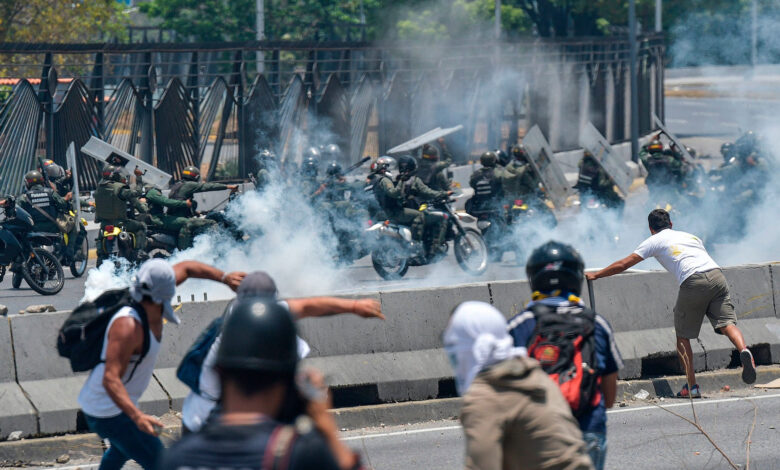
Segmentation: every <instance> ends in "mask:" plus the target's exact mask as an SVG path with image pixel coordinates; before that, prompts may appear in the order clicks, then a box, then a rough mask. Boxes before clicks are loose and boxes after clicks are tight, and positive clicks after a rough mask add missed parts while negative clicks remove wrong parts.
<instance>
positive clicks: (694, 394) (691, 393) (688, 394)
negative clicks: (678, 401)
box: [677, 384, 701, 398]
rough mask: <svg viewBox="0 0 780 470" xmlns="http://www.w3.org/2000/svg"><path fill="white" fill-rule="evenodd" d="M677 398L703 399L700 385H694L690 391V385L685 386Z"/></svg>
mask: <svg viewBox="0 0 780 470" xmlns="http://www.w3.org/2000/svg"><path fill="white" fill-rule="evenodd" d="M677 398H701V391H699V385H698V384H697V385H694V386H693V388H691V389H690V390H688V384H685V385H683V388H682V390H680V391H679V392H677Z"/></svg>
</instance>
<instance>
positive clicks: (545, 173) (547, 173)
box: [523, 125, 572, 210]
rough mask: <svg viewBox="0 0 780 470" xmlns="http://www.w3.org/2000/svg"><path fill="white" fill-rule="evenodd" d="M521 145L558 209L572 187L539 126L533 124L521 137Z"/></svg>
mask: <svg viewBox="0 0 780 470" xmlns="http://www.w3.org/2000/svg"><path fill="white" fill-rule="evenodd" d="M523 145H524V146H525V150H526V151H527V152H528V158H529V160H530V161H531V168H533V170H534V173H536V176H537V177H538V178H539V180H540V181H541V182H542V185H543V186H544V189H545V191H546V193H547V197H549V198H550V200H551V201H552V202H553V204H554V205H555V208H556V209H558V210H560V209H562V208H563V206H564V205H565V204H566V198H567V197H568V196H569V195H570V194H571V192H572V189H571V187H569V183H568V182H567V181H566V177H565V176H564V175H563V170H561V167H560V166H559V165H558V162H556V161H555V159H554V157H555V154H554V153H553V151H552V147H550V144H549V143H548V142H547V139H545V138H544V134H542V131H541V129H539V126H536V125H534V127H532V128H531V130H530V131H528V132H527V133H526V134H525V137H523Z"/></svg>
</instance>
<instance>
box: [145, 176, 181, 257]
mask: <svg viewBox="0 0 780 470" xmlns="http://www.w3.org/2000/svg"><path fill="white" fill-rule="evenodd" d="M145 190H146V193H145V197H146V202H147V204H148V205H149V214H150V215H151V219H152V223H153V224H154V225H155V226H156V228H157V229H158V230H163V231H166V232H170V233H173V234H174V235H175V236H176V239H177V242H178V248H179V249H180V250H185V249H187V248H189V247H190V245H189V243H190V242H191V241H192V237H191V236H190V237H182V236H180V233H181V230H182V229H183V228H184V226H185V225H187V223H188V222H189V221H190V220H191V219H190V218H188V217H179V216H175V215H170V214H168V213H166V208H168V209H167V210H177V209H179V210H182V209H183V210H191V209H192V199H187V200H186V201H181V200H178V199H171V198H169V197H166V196H165V195H163V193H162V191H160V189H159V188H157V187H154V186H147V187H146V188H145ZM189 230H190V233H192V230H193V229H189Z"/></svg>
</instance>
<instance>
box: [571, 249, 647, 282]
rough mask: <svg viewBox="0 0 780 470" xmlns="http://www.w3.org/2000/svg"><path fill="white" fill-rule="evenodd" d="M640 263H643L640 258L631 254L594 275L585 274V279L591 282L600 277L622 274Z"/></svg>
mask: <svg viewBox="0 0 780 470" xmlns="http://www.w3.org/2000/svg"><path fill="white" fill-rule="evenodd" d="M641 261H643V259H642V257H641V256H639V255H638V254H636V253H631V254H630V255H628V256H626V257H625V258H623V259H621V260H618V261H615V262H614V263H612V264H610V265H609V266H607V267H606V268H604V269H602V270H599V271H596V272H595V273H586V274H585V277H587V278H588V280H589V281H593V280H596V279H601V278H602V277H609V276H613V275H615V274H620V273H622V272H623V271H625V270H626V269H628V268H630V267H631V266H633V265H635V264H637V263H639V262H641Z"/></svg>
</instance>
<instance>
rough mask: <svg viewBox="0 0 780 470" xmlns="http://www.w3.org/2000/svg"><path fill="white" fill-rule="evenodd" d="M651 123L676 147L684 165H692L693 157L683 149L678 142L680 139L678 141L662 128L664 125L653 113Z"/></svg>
mask: <svg viewBox="0 0 780 470" xmlns="http://www.w3.org/2000/svg"><path fill="white" fill-rule="evenodd" d="M653 121H655V125H656V126H658V128H659V129H661V131H662V132H663V133H664V134H666V137H669V140H671V141H672V143H673V144H674V145H676V146H677V148H678V149H679V150H680V153H681V154H682V156H683V160H685V162H686V163H690V164H691V165H693V164H694V161H693V157H692V156H691V154H690V153H688V149H686V148H685V145H683V143H682V142H680V139H678V138H677V136H676V135H674V134H672V133H671V131H669V129H667V128H666V126H664V123H663V122H661V120H660V119H658V116H656V115H655V113H653Z"/></svg>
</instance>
